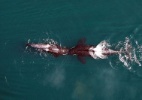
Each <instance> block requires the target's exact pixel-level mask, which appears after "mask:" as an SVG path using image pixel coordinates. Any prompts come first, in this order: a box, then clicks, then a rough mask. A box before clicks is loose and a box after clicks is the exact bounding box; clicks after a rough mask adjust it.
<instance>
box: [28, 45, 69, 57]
mask: <svg viewBox="0 0 142 100" xmlns="http://www.w3.org/2000/svg"><path fill="white" fill-rule="evenodd" d="M26 46H27V47H32V48H34V49H37V50H38V51H44V52H48V53H50V54H53V55H54V56H55V57H58V56H60V55H67V54H68V51H69V49H68V48H66V47H61V46H59V45H58V44H44V43H37V44H35V43H27V44H26Z"/></svg>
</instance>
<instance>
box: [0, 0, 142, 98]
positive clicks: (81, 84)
mask: <svg viewBox="0 0 142 100" xmlns="http://www.w3.org/2000/svg"><path fill="white" fill-rule="evenodd" d="M141 5H142V1H141V0H108V1H106V0H81V1H79V0H78V1H77V0H71V1H69V0H42V1H41V0H24V1H19V0H15V1H11V0H1V1H0V34H1V36H0V45H1V49H0V56H1V59H0V100H142V95H141V93H142V77H141V76H142V71H141V70H142V69H141V67H140V66H138V65H137V64H133V65H132V67H133V71H130V70H128V69H127V68H126V67H125V66H124V65H123V64H121V63H120V64H119V65H116V64H115V62H117V61H118V62H119V60H118V59H113V58H109V59H106V60H101V59H100V60H94V59H92V58H89V57H87V58H86V61H87V63H86V64H81V63H80V62H79V61H78V60H77V58H76V57H72V56H61V57H59V58H54V57H52V56H51V55H50V54H48V55H47V56H44V55H40V54H39V53H38V52H31V51H30V50H26V48H25V44H26V43H27V42H28V40H29V39H30V41H31V42H36V43H37V42H43V39H48V38H52V39H54V40H55V41H57V42H58V43H59V44H61V45H63V46H67V47H72V46H74V45H76V43H77V41H78V40H79V39H80V38H82V37H85V38H86V39H87V44H93V45H97V44H98V43H99V42H100V41H102V40H108V41H109V42H110V43H111V44H114V45H116V44H117V43H118V42H119V41H124V40H125V37H131V36H132V38H133V40H137V41H138V42H139V44H141V45H142V40H141V37H142V10H141V9H142V6H141ZM112 59H113V60H112ZM110 60H112V63H114V65H113V67H112V66H111V65H110Z"/></svg>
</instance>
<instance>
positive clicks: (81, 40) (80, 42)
mask: <svg viewBox="0 0 142 100" xmlns="http://www.w3.org/2000/svg"><path fill="white" fill-rule="evenodd" d="M85 42H86V39H85V38H82V39H80V40H79V41H78V43H77V45H78V46H80V45H85Z"/></svg>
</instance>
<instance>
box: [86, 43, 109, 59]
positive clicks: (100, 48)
mask: <svg viewBox="0 0 142 100" xmlns="http://www.w3.org/2000/svg"><path fill="white" fill-rule="evenodd" d="M109 47H110V45H109V44H108V43H107V42H106V41H102V42H100V43H99V44H98V45H97V46H96V47H91V48H90V49H89V54H90V55H91V56H92V57H93V58H94V59H97V58H101V59H106V58H107V55H104V54H103V53H104V51H105V50H106V49H108V48H109Z"/></svg>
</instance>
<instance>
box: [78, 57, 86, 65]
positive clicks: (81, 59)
mask: <svg viewBox="0 0 142 100" xmlns="http://www.w3.org/2000/svg"><path fill="white" fill-rule="evenodd" d="M77 58H78V60H79V61H80V62H81V63H83V64H85V63H86V60H85V58H84V56H77Z"/></svg>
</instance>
